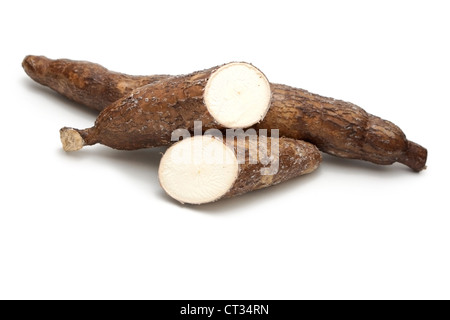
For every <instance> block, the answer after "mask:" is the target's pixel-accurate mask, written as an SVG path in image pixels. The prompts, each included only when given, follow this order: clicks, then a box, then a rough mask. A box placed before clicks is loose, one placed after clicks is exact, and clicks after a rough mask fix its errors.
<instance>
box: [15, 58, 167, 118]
mask: <svg viewBox="0 0 450 320" xmlns="http://www.w3.org/2000/svg"><path fill="white" fill-rule="evenodd" d="M22 67H23V69H24V70H25V72H26V73H27V74H28V75H29V76H30V78H32V79H33V80H34V81H36V82H38V83H40V84H42V85H44V86H47V87H49V88H51V89H53V90H55V91H56V92H58V93H60V94H62V95H63V96H65V97H66V98H69V99H70V100H73V101H76V102H79V103H81V104H83V105H85V106H87V107H89V108H91V109H94V110H97V111H102V110H103V109H105V108H106V107H107V106H109V105H110V104H112V103H113V102H115V101H117V100H119V99H120V98H123V97H124V96H126V95H128V94H130V93H131V92H132V91H133V90H134V89H136V88H139V87H142V86H144V85H146V84H149V83H153V82H155V81H158V80H161V79H164V78H166V77H167V76H165V75H155V76H130V75H126V74H122V73H118V72H113V71H110V70H108V69H106V68H105V67H102V66H101V65H99V64H96V63H92V62H87V61H73V60H68V59H58V60H52V59H48V58H46V57H44V56H31V55H30V56H27V57H25V59H24V60H23V62H22Z"/></svg>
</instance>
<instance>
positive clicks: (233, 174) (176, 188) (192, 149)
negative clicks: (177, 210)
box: [158, 136, 239, 204]
mask: <svg viewBox="0 0 450 320" xmlns="http://www.w3.org/2000/svg"><path fill="white" fill-rule="evenodd" d="M238 171H239V166H238V161H237V158H236V155H235V154H234V151H233V150H232V149H231V148H229V147H227V146H226V145H225V144H224V143H223V142H222V141H221V140H218V139H217V138H214V137H211V136H194V137H192V138H187V139H184V140H182V141H180V142H178V143H176V144H174V145H173V146H172V147H170V148H169V149H168V150H167V151H166V153H165V154H164V156H163V157H162V159H161V163H160V165H159V171H158V175H159V182H160V184H161V186H162V187H163V189H164V190H165V191H166V192H167V193H168V194H169V196H171V197H172V198H174V199H176V200H178V201H180V202H182V203H191V204H201V203H207V202H212V201H215V200H218V199H220V198H221V197H222V196H223V195H224V194H225V193H227V192H228V190H230V188H231V187H232V186H233V183H234V182H235V180H236V178H237V175H238Z"/></svg>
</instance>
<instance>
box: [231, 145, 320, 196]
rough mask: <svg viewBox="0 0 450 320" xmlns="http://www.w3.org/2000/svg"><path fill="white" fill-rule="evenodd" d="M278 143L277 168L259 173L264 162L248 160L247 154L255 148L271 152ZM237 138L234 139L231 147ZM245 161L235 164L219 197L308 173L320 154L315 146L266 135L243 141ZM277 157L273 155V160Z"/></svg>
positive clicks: (266, 152) (259, 187) (265, 166)
mask: <svg viewBox="0 0 450 320" xmlns="http://www.w3.org/2000/svg"><path fill="white" fill-rule="evenodd" d="M273 143H276V144H278V149H279V153H278V170H277V171H275V172H274V173H273V174H271V175H262V174H261V169H262V168H267V165H264V164H262V162H261V161H258V162H257V163H255V164H252V163H250V161H249V155H250V154H251V153H256V154H257V152H258V150H261V151H262V152H264V153H265V154H266V155H267V156H270V155H271V151H270V150H271V148H272V144H273ZM237 144H238V142H237V140H235V141H234V145H235V150H236V149H237ZM244 151H245V157H246V161H245V163H243V164H240V165H239V174H238V177H237V179H236V181H235V182H234V184H233V186H232V187H231V189H230V190H229V191H228V192H227V193H226V194H225V195H224V196H223V197H222V198H230V197H234V196H237V195H241V194H244V193H247V192H250V191H253V190H257V189H262V188H266V187H270V186H272V185H276V184H278V183H280V182H283V181H287V180H289V179H292V178H295V177H298V176H301V175H304V174H308V173H311V172H312V171H314V170H315V169H317V167H318V166H319V164H320V162H321V161H322V156H321V154H320V152H319V150H318V149H317V147H316V146H314V145H312V144H310V143H308V142H305V141H301V140H294V139H289V138H279V139H278V138H267V145H266V144H265V143H258V142H256V141H252V140H248V139H247V140H246V141H245V149H244ZM276 158H277V157H276V156H275V159H276Z"/></svg>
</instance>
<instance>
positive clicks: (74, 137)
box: [59, 128, 84, 152]
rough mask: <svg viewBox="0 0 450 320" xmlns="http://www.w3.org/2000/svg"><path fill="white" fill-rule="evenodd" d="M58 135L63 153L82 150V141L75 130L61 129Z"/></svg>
mask: <svg viewBox="0 0 450 320" xmlns="http://www.w3.org/2000/svg"><path fill="white" fill-rule="evenodd" d="M59 133H60V136H61V143H62V146H63V149H64V151H66V152H70V151H77V150H80V149H81V148H83V146H84V140H83V138H82V137H81V135H80V133H79V132H78V131H77V130H76V129H72V128H62V129H61V130H60V131H59Z"/></svg>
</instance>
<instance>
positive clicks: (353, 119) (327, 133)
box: [23, 56, 427, 171]
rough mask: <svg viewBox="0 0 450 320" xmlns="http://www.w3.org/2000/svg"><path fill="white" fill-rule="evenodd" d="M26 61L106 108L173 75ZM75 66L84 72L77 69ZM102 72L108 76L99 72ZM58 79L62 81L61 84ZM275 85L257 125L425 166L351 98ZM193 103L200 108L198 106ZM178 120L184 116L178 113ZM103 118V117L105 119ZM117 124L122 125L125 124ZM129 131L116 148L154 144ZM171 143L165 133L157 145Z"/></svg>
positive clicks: (380, 160)
mask: <svg viewBox="0 0 450 320" xmlns="http://www.w3.org/2000/svg"><path fill="white" fill-rule="evenodd" d="M23 65H24V68H25V70H26V71H27V73H28V74H29V75H30V76H31V77H32V78H33V79H34V80H36V81H38V82H39V83H42V84H44V85H48V86H50V87H52V88H53V89H55V90H57V91H58V92H60V93H62V94H63V95H65V96H67V97H69V98H71V99H73V100H75V101H79V102H80V103H82V104H85V105H87V106H90V107H94V108H96V109H98V110H102V109H103V108H104V107H105V106H106V105H108V104H109V103H110V102H112V101H113V100H114V99H115V98H116V97H120V94H121V92H123V94H124V95H126V94H129V92H130V90H131V89H136V88H138V87H139V86H140V85H141V81H142V82H145V81H147V82H148V83H153V82H154V81H155V79H157V80H162V79H168V78H169V77H170V76H148V77H137V79H139V81H126V85H122V84H121V83H122V79H130V78H133V77H132V76H127V75H121V74H118V73H114V72H110V71H108V70H106V69H105V68H103V67H101V66H98V65H96V64H90V63H87V62H77V61H70V60H65V59H64V60H49V59H47V58H44V57H36V56H29V57H27V58H25V60H24V62H23ZM50 66H53V67H50ZM65 70H66V71H65ZM70 70H85V71H83V72H78V73H77V72H73V71H70ZM97 72H99V73H100V74H101V75H103V76H102V77H95V74H96V73H97ZM73 74H75V75H73ZM91 79H95V81H94V82H95V84H94V85H88V84H90V83H91V82H92V81H91ZM59 82H61V83H62V84H58V83H59ZM80 83H81V84H80ZM84 84H86V85H84ZM124 88H125V89H124ZM271 89H272V94H273V99H272V104H271V108H270V110H269V112H268V113H267V115H266V117H265V119H264V120H263V121H262V122H261V123H259V124H258V125H257V126H256V128H269V129H279V130H280V133H281V134H282V135H284V136H286V137H291V138H296V139H304V140H306V141H309V142H311V143H313V144H315V145H317V146H318V147H319V149H320V150H322V151H324V152H327V153H330V154H333V155H335V156H338V157H342V158H351V159H362V160H367V161H370V162H373V163H377V164H391V163H394V162H401V163H403V164H405V165H407V166H409V167H411V168H412V169H413V170H415V171H420V170H422V169H423V168H425V164H426V160H427V150H426V149H425V148H423V147H422V146H420V145H418V144H416V143H414V142H411V141H408V140H407V139H406V136H405V134H404V133H403V131H402V130H401V129H400V128H398V127H397V126H396V125H394V124H393V123H391V122H389V121H387V120H383V119H381V118H378V117H376V116H373V115H371V114H369V113H367V112H365V111H364V110H363V109H361V108H360V107H358V106H356V105H354V104H352V103H349V102H345V101H341V100H335V99H332V98H326V97H322V96H319V95H316V94H312V93H309V92H308V91H306V90H302V89H296V88H292V87H288V86H284V85H280V84H272V85H271ZM110 91H112V92H114V94H104V92H110ZM155 98H157V97H155ZM162 99H164V98H162ZM122 102H123V100H122ZM129 104H130V103H129ZM125 105H126V104H125ZM125 108H127V107H125ZM193 108H194V109H195V107H193ZM185 111H186V110H185ZM158 112H160V113H161V114H166V116H165V117H164V119H162V122H163V124H162V126H163V127H165V125H164V121H170V120H169V118H170V116H168V114H172V115H174V114H176V113H177V112H176V111H174V110H171V111H168V110H159V111H158ZM192 112H195V110H193V111H192ZM129 116H130V115H128V116H127V117H126V119H125V120H126V121H129V120H131V119H132V118H130V117H129ZM178 120H180V119H179V118H178ZM199 120H200V119H199ZM103 121H104V120H101V119H100V118H99V119H98V122H100V123H101V122H103ZM180 122H181V124H182V125H184V127H183V128H190V127H191V126H186V123H182V121H179V123H180ZM138 124H139V121H138ZM117 125H119V126H120V123H117ZM156 125H157V124H156ZM147 127H148V126H147ZM135 130H138V128H135ZM91 131H95V130H89V132H88V131H86V130H84V131H83V130H81V133H82V134H81V135H80V136H78V139H77V135H76V133H75V132H76V131H75V130H70V131H67V130H66V129H64V130H63V131H62V133H63V134H62V137H63V139H66V140H67V139H69V140H76V141H78V142H79V143H81V144H92V143H95V142H99V141H96V140H99V139H96V135H98V133H92V135H93V137H91V133H90V132H91ZM120 131H121V130H119V128H116V130H115V132H120ZM159 133H160V132H159V130H156V131H155V132H154V134H153V135H152V133H151V132H149V133H147V132H146V134H148V135H150V136H153V140H155V139H156V140H158V134H159ZM126 135H127V134H125V136H124V137H123V139H120V140H121V141H120V142H118V143H117V144H118V146H116V148H119V149H132V148H142V147H146V146H147V145H153V144H146V143H135V144H134V145H133V146H130V145H129V144H130V139H129V138H127V137H126ZM82 136H83V137H85V138H86V139H87V141H88V143H85V142H83V140H82V139H81V137H82ZM130 138H131V137H130ZM168 143H169V142H168V141H167V136H166V135H165V136H162V137H161V138H160V142H159V143H156V144H157V145H159V144H161V145H165V144H168ZM66 145H67V144H66ZM70 145H71V146H76V147H77V148H75V149H78V148H79V147H80V146H79V144H74V143H72V144H70ZM123 146H126V147H125V148H124V147H123ZM69 149H70V148H68V150H69Z"/></svg>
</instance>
